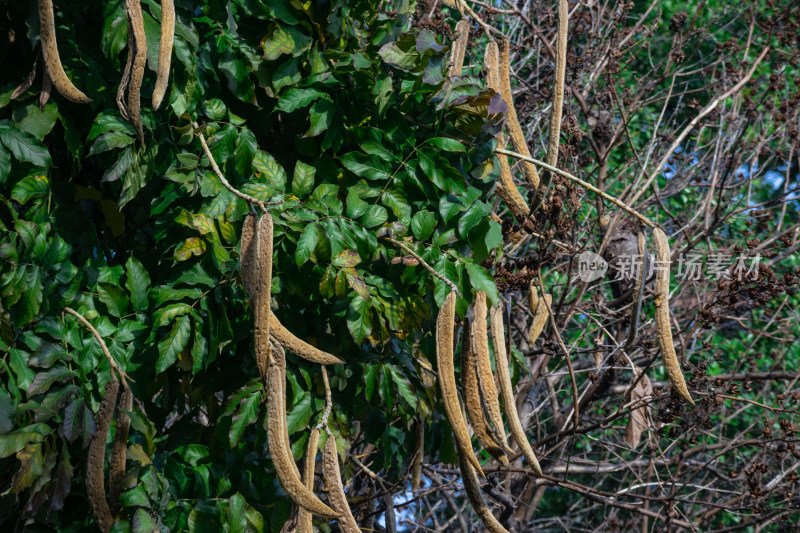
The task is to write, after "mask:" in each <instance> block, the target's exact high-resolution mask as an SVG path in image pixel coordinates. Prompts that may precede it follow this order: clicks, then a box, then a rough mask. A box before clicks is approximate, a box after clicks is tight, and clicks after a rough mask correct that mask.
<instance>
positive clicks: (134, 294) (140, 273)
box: [125, 256, 160, 311]
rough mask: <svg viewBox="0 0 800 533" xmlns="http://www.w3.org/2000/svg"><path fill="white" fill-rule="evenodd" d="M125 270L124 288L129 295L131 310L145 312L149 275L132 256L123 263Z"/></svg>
mask: <svg viewBox="0 0 800 533" xmlns="http://www.w3.org/2000/svg"><path fill="white" fill-rule="evenodd" d="M125 270H126V272H127V274H128V277H127V279H126V280H125V287H126V288H127V289H128V293H129V294H130V295H131V303H132V304H133V310H134V311H146V310H147V305H148V303H147V291H148V290H149V289H150V275H149V274H148V273H147V270H145V268H144V266H142V264H141V263H140V262H139V260H138V259H136V258H135V257H133V256H130V257H129V258H128V261H127V262H126V263H125ZM156 305H160V304H156Z"/></svg>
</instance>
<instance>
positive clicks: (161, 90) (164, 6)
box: [153, 0, 175, 109]
mask: <svg viewBox="0 0 800 533" xmlns="http://www.w3.org/2000/svg"><path fill="white" fill-rule="evenodd" d="M174 39H175V3H174V1H173V0H161V41H160V44H159V48H158V72H157V73H156V87H155V89H154V90H153V109H158V106H160V105H161V100H163V99H164V94H166V92H167V83H168V82H169V67H170V64H171V62H172V42H173V40H174Z"/></svg>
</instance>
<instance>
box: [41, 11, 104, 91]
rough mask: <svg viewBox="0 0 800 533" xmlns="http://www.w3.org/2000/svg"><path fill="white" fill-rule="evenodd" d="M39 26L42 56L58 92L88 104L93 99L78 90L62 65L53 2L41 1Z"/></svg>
mask: <svg viewBox="0 0 800 533" xmlns="http://www.w3.org/2000/svg"><path fill="white" fill-rule="evenodd" d="M39 26H40V30H39V31H40V33H41V39H42V55H43V56H44V66H45V68H46V69H47V73H48V74H49V75H50V80H51V81H52V82H53V85H54V86H55V88H56V90H57V91H58V92H60V93H61V94H62V95H63V96H64V98H66V99H67V100H70V101H72V102H76V103H78V104H88V103H89V102H91V101H92V100H91V98H89V97H88V96H86V95H85V94H83V93H82V92H81V91H79V90H78V88H77V87H75V85H73V84H72V82H71V81H70V79H69V78H68V77H67V73H66V72H64V67H63V66H62V65H61V57H60V56H59V55H58V45H57V42H56V22H55V15H54V14H53V1H52V0H39Z"/></svg>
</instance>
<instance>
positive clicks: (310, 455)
mask: <svg viewBox="0 0 800 533" xmlns="http://www.w3.org/2000/svg"><path fill="white" fill-rule="evenodd" d="M318 445H319V429H317V428H314V429H312V430H311V435H309V437H308V445H307V446H306V458H305V464H304V465H303V484H304V485H305V486H306V488H307V489H308V490H310V491H311V492H314V466H315V465H316V462H317V446H318ZM311 518H312V515H311V513H310V512H308V510H307V509H305V508H303V507H300V509H299V510H298V511H297V533H312V531H313V527H312V522H311Z"/></svg>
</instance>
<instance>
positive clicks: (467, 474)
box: [458, 456, 508, 533]
mask: <svg viewBox="0 0 800 533" xmlns="http://www.w3.org/2000/svg"><path fill="white" fill-rule="evenodd" d="M458 459H459V461H458V465H459V467H460V468H461V480H462V481H463V483H464V492H466V493H467V498H469V502H470V503H471V504H472V508H473V509H475V514H477V515H478V518H480V519H481V522H483V525H484V526H486V529H488V530H489V531H490V533H508V530H507V529H506V528H504V527H503V525H502V524H501V523H500V522H498V521H497V519H496V518H495V517H494V515H493V514H492V512H491V511H490V510H489V508H488V507H486V502H485V501H484V500H483V496H481V490H480V484H479V482H478V476H477V475H475V470H474V469H473V468H472V465H470V464H469V463H468V462H467V461H465V460H464V458H463V457H462V456H459V458H458Z"/></svg>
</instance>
